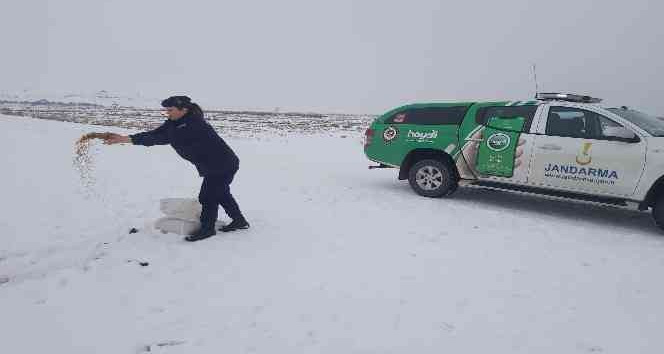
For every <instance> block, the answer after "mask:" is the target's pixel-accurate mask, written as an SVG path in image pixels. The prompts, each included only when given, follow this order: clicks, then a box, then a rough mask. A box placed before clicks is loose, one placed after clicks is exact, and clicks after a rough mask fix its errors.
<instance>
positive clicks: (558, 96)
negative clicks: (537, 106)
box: [535, 92, 602, 103]
mask: <svg viewBox="0 0 664 354" xmlns="http://www.w3.org/2000/svg"><path fill="white" fill-rule="evenodd" d="M535 99H538V100H542V101H549V100H558V101H569V102H580V103H600V102H602V99H601V98H595V97H590V96H584V95H576V94H573V93H557V92H547V93H538V94H537V95H535Z"/></svg>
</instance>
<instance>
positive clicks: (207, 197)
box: [198, 171, 243, 225]
mask: <svg viewBox="0 0 664 354" xmlns="http://www.w3.org/2000/svg"><path fill="white" fill-rule="evenodd" d="M236 172H237V171H231V172H229V173H227V174H223V175H211V176H205V177H203V184H202V185H201V192H200V193H199V194H198V201H199V202H200V203H201V205H202V207H203V210H202V212H201V224H202V225H214V222H215V221H216V220H217V215H218V212H219V205H221V206H222V207H223V208H224V211H226V214H228V216H229V217H230V218H231V219H233V220H241V219H242V218H243V216H242V212H241V211H240V206H239V205H238V204H237V202H236V201H235V198H233V195H232V194H231V182H233V177H235V173H236Z"/></svg>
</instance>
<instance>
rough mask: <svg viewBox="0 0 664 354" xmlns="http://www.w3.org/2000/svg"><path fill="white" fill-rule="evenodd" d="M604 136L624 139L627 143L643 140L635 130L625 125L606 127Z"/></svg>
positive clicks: (617, 139)
mask: <svg viewBox="0 0 664 354" xmlns="http://www.w3.org/2000/svg"><path fill="white" fill-rule="evenodd" d="M604 137H605V138H607V139H608V140H614V141H623V142H626V143H638V142H639V141H641V139H639V137H638V136H637V135H636V134H634V132H633V131H631V130H629V129H627V128H625V127H606V128H604Z"/></svg>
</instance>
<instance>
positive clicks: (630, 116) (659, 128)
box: [608, 108, 664, 136]
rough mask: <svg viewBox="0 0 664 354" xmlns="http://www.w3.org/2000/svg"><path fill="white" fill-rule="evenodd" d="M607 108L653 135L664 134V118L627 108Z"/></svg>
mask: <svg viewBox="0 0 664 354" xmlns="http://www.w3.org/2000/svg"><path fill="white" fill-rule="evenodd" d="M608 110H609V111H611V113H615V114H617V115H619V116H621V117H623V118H625V119H627V120H628V121H630V122H632V123H634V124H636V125H637V126H639V128H641V129H643V130H645V131H647V132H648V133H650V134H652V135H653V136H664V118H657V117H653V116H651V115H648V114H645V113H643V112H639V111H636V110H633V109H629V108H609V109H608Z"/></svg>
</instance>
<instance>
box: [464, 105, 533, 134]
mask: <svg viewBox="0 0 664 354" xmlns="http://www.w3.org/2000/svg"><path fill="white" fill-rule="evenodd" d="M535 112H537V106H535V105H529V106H491V107H482V108H480V109H479V110H478V111H477V115H476V116H475V121H476V122H477V124H480V125H486V123H487V121H488V120H489V118H491V117H505V118H506V117H523V118H525V119H526V121H525V122H524V124H523V131H524V132H528V131H530V126H531V125H532V123H533V118H534V117H535Z"/></svg>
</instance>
